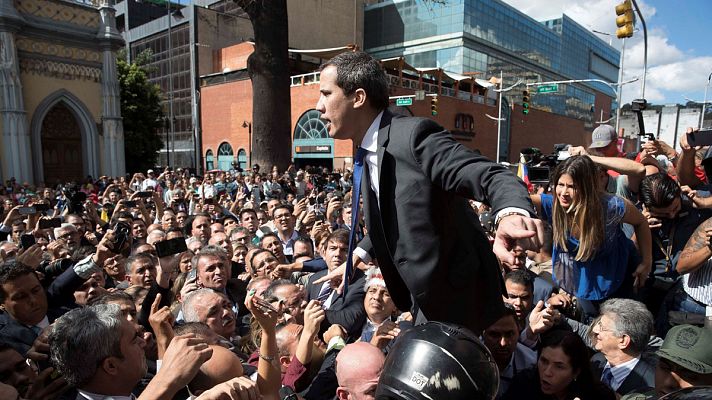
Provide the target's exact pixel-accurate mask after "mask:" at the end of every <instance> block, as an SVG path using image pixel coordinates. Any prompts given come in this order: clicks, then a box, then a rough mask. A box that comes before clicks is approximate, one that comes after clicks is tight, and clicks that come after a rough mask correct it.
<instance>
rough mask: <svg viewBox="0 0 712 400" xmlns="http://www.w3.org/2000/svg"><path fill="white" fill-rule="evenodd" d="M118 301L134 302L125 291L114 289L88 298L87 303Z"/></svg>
mask: <svg viewBox="0 0 712 400" xmlns="http://www.w3.org/2000/svg"><path fill="white" fill-rule="evenodd" d="M119 301H127V302H129V303H131V304H134V299H133V297H131V295H129V294H128V293H126V292H122V291H116V292H107V293H104V294H102V295H101V296H98V297H95V298H93V299H91V300H89V305H90V306H93V305H97V304H110V303H114V302H119Z"/></svg>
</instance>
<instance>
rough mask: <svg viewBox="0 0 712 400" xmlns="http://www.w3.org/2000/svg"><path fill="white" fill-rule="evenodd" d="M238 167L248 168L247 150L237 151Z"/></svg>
mask: <svg viewBox="0 0 712 400" xmlns="http://www.w3.org/2000/svg"><path fill="white" fill-rule="evenodd" d="M237 166H238V167H240V168H245V169H246V168H247V152H246V151H245V149H240V150H238V151H237Z"/></svg>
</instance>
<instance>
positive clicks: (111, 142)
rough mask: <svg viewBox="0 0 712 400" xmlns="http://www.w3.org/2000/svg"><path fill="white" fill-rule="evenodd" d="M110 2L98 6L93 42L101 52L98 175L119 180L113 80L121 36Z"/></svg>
mask: <svg viewBox="0 0 712 400" xmlns="http://www.w3.org/2000/svg"><path fill="white" fill-rule="evenodd" d="M113 5H114V0H102V1H101V5H100V6H99V15H100V18H101V25H100V27H99V33H98V34H97V38H98V39H99V42H100V44H101V52H102V70H101V87H102V90H101V92H102V95H101V97H102V103H103V108H102V109H103V112H102V117H101V120H102V130H103V135H104V142H103V148H102V153H103V154H102V168H101V174H102V175H109V176H119V175H123V174H125V173H126V159H125V156H124V124H123V121H122V118H121V100H120V97H119V81H118V79H117V76H116V50H117V49H119V48H121V46H122V45H123V39H122V38H121V34H119V31H118V30H117V29H116V18H115V14H116V10H115V9H114V7H113Z"/></svg>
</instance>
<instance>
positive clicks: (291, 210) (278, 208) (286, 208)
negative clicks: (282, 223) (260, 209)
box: [272, 203, 294, 219]
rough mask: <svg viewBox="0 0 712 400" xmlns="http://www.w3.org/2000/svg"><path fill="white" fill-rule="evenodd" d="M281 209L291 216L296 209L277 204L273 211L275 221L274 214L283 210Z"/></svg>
mask: <svg viewBox="0 0 712 400" xmlns="http://www.w3.org/2000/svg"><path fill="white" fill-rule="evenodd" d="M281 209H285V210H287V211H289V215H292V212H293V210H294V209H293V208H292V207H291V206H289V205H288V204H282V203H280V204H277V205H276V206H275V207H274V208H273V209H272V219H274V214H276V213H277V210H281Z"/></svg>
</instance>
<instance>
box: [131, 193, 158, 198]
mask: <svg viewBox="0 0 712 400" xmlns="http://www.w3.org/2000/svg"><path fill="white" fill-rule="evenodd" d="M134 196H136V197H139V198H142V199H147V198H149V197H153V192H136V194H135V195H134Z"/></svg>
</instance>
